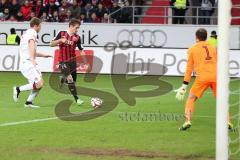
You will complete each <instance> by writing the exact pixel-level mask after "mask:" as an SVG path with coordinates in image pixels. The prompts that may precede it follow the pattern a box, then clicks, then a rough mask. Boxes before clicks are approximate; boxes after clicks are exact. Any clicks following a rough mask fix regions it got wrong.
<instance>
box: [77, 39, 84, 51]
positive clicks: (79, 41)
mask: <svg viewBox="0 0 240 160" xmlns="http://www.w3.org/2000/svg"><path fill="white" fill-rule="evenodd" d="M77 47H78V49H79V50H80V51H82V50H83V49H84V48H83V46H82V43H81V38H80V37H79V39H78V41H77Z"/></svg>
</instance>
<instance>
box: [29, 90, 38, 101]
mask: <svg viewBox="0 0 240 160" xmlns="http://www.w3.org/2000/svg"><path fill="white" fill-rule="evenodd" d="M38 92H39V90H32V91H31V93H30V94H29V96H28V99H27V102H32V101H33V100H34V99H35V97H37V95H38Z"/></svg>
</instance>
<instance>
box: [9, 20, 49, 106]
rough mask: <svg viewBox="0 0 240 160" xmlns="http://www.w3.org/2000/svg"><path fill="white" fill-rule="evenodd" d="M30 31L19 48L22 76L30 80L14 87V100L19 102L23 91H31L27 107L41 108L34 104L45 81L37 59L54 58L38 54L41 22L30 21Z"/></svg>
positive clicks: (22, 39) (23, 37) (22, 38)
mask: <svg viewBox="0 0 240 160" xmlns="http://www.w3.org/2000/svg"><path fill="white" fill-rule="evenodd" d="M30 27H31V28H30V29H28V30H27V31H26V33H25V34H24V35H23V36H22V37H21V43H20V48H19V55H20V71H21V73H22V75H23V76H24V77H25V78H27V79H28V84H26V85H23V86H19V87H13V100H14V101H15V102H17V101H18V98H19V95H20V93H21V92H22V91H29V90H31V93H30V95H29V96H28V99H27V101H26V103H25V107H30V108H39V106H36V105H34V104H33V100H34V99H35V97H36V96H37V95H38V93H39V91H40V89H41V88H42V86H43V79H42V75H41V72H40V71H39V69H38V66H37V63H36V57H52V56H51V55H49V54H44V53H40V52H36V49H37V43H36V42H37V40H36V38H37V33H38V32H39V31H40V30H41V20H40V19H38V18H33V19H32V20H31V21H30Z"/></svg>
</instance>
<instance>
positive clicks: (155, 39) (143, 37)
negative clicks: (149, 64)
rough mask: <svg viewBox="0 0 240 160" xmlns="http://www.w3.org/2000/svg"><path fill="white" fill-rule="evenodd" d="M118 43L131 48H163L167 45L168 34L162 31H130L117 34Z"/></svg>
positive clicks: (125, 30) (124, 30) (126, 30)
mask: <svg viewBox="0 0 240 160" xmlns="http://www.w3.org/2000/svg"><path fill="white" fill-rule="evenodd" d="M117 43H118V44H119V45H120V44H121V45H123V44H126V45H128V46H131V47H158V48H159V47H163V46H165V44H166V43H167V34H166V33H165V32H164V31H162V30H153V31H152V30H148V29H146V30H138V29H134V30H128V29H123V30H121V31H119V32H118V34H117Z"/></svg>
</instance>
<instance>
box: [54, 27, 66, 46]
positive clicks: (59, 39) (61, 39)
mask: <svg viewBox="0 0 240 160" xmlns="http://www.w3.org/2000/svg"><path fill="white" fill-rule="evenodd" d="M66 42H67V39H66V38H61V31H60V32H58V34H57V36H56V37H54V39H53V40H52V41H51V42H50V46H51V47H55V46H57V45H58V44H60V43H66Z"/></svg>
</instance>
